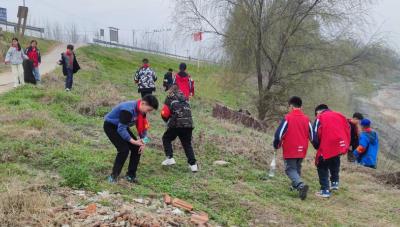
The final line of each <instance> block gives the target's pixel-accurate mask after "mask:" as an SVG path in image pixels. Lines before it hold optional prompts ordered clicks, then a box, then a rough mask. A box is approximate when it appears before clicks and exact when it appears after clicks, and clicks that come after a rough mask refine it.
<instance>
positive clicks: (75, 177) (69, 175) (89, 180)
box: [60, 165, 95, 189]
mask: <svg viewBox="0 0 400 227" xmlns="http://www.w3.org/2000/svg"><path fill="white" fill-rule="evenodd" d="M60 174H61V176H62V177H63V178H64V181H63V182H62V185H63V186H68V187H71V188H77V189H82V188H84V189H93V188H94V186H95V183H94V181H93V177H92V176H91V175H90V173H89V170H88V169H87V168H86V167H84V166H81V165H70V166H66V167H64V168H63V169H62V170H61V172H60Z"/></svg>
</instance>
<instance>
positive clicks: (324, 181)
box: [317, 155, 340, 190]
mask: <svg viewBox="0 0 400 227" xmlns="http://www.w3.org/2000/svg"><path fill="white" fill-rule="evenodd" d="M317 169H318V176H319V184H320V185H321V190H329V188H330V186H329V173H330V175H331V176H330V180H331V182H339V171H340V155H339V156H336V157H333V158H330V159H326V160H323V159H322V158H321V159H320V160H319V162H318V165H317Z"/></svg>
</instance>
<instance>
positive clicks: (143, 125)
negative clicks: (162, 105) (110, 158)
mask: <svg viewBox="0 0 400 227" xmlns="http://www.w3.org/2000/svg"><path fill="white" fill-rule="evenodd" d="M156 109H158V100H157V98H156V97H154V96H153V95H146V96H145V97H143V99H141V100H140V99H139V100H136V101H128V102H123V103H120V104H118V105H117V106H116V107H114V108H113V109H112V110H111V112H109V113H108V114H107V115H106V116H105V119H104V132H105V133H106V135H107V137H108V138H109V139H110V141H111V143H112V144H113V145H114V146H115V148H117V156H116V157H115V161H114V167H113V170H112V173H111V175H110V176H109V177H108V181H109V182H110V183H116V182H117V180H118V177H119V175H120V173H121V170H122V167H123V166H124V163H125V161H126V159H127V158H128V155H129V152H130V153H131V156H130V160H129V166H128V172H127V173H126V177H125V179H126V180H127V181H128V182H131V183H137V182H138V181H137V178H136V170H137V167H138V165H139V161H140V155H141V154H142V153H143V151H144V149H145V146H146V144H147V143H148V142H149V139H148V137H147V130H148V128H149V123H148V122H147V118H146V114H147V113H150V112H152V111H153V110H156ZM132 126H136V130H137V136H135V135H134V134H133V133H132V131H131V130H130V129H129V128H130V127H132Z"/></svg>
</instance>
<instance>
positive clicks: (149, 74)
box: [134, 58, 157, 98]
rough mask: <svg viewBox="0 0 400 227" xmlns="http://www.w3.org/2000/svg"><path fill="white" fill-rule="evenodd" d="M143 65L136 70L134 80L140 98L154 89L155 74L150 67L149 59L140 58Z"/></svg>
mask: <svg viewBox="0 0 400 227" xmlns="http://www.w3.org/2000/svg"><path fill="white" fill-rule="evenodd" d="M142 63H143V65H142V66H141V67H140V68H139V69H138V70H137V71H136V73H135V76H134V81H135V83H136V84H137V85H138V92H139V93H140V94H141V96H142V98H143V97H144V96H146V95H151V94H152V93H153V92H155V91H156V84H155V82H156V81H157V76H156V73H155V72H154V70H153V69H152V68H151V67H150V64H149V59H147V58H145V59H143V60H142Z"/></svg>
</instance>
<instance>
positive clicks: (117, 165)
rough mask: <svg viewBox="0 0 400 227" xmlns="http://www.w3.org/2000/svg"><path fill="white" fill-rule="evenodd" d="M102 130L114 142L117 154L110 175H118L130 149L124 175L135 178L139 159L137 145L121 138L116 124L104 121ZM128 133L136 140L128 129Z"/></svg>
mask: <svg viewBox="0 0 400 227" xmlns="http://www.w3.org/2000/svg"><path fill="white" fill-rule="evenodd" d="M104 132H105V133H106V135H107V137H108V138H109V139H110V141H111V142H112V143H113V144H114V146H115V148H117V156H116V157H115V161H114V167H113V170H112V174H111V175H112V176H113V177H118V176H119V175H120V173H121V170H122V167H123V166H124V163H125V161H126V159H127V158H128V155H129V151H130V152H131V156H130V160H129V166H128V172H127V173H126V175H127V176H130V177H133V178H135V177H136V170H137V167H138V165H139V161H140V154H139V146H136V145H133V144H131V143H129V142H127V141H125V140H124V139H122V137H121V136H120V135H119V134H118V132H117V126H116V125H113V124H111V123H108V122H104ZM129 134H130V135H131V137H132V138H133V139H135V140H136V137H135V136H134V135H133V134H132V132H131V131H129Z"/></svg>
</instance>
